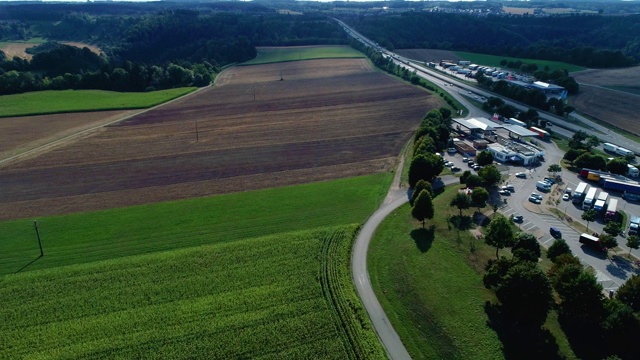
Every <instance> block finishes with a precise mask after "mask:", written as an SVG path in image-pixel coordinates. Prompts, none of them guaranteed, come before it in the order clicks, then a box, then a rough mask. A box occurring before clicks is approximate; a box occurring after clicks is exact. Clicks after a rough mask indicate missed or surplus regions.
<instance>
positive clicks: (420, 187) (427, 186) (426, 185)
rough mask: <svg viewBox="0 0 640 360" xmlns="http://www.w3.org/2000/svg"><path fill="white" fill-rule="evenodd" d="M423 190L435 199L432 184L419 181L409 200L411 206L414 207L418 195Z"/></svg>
mask: <svg viewBox="0 0 640 360" xmlns="http://www.w3.org/2000/svg"><path fill="white" fill-rule="evenodd" d="M422 190H426V191H427V192H428V193H429V195H431V198H432V199H433V187H432V186H431V183H430V182H428V181H426V180H418V182H417V183H416V186H415V187H414V188H413V192H412V193H411V199H410V200H409V205H411V206H413V204H414V202H415V201H416V199H417V198H418V195H420V193H421V192H422Z"/></svg>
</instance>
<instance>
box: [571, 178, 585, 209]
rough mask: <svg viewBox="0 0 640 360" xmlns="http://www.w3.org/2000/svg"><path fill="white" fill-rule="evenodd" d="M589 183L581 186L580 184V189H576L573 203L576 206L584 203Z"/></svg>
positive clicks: (583, 183) (582, 183)
mask: <svg viewBox="0 0 640 360" xmlns="http://www.w3.org/2000/svg"><path fill="white" fill-rule="evenodd" d="M587 186H589V185H587V183H586V182H581V183H580V184H578V187H576V189H575V190H574V191H573V200H572V201H573V203H574V204H579V203H581V202H582V199H584V195H585V193H586V192H587Z"/></svg>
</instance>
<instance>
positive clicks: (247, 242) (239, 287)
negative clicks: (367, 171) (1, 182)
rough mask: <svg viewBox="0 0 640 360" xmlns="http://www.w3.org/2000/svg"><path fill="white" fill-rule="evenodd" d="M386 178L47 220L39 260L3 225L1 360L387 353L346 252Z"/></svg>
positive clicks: (30, 237)
mask: <svg viewBox="0 0 640 360" xmlns="http://www.w3.org/2000/svg"><path fill="white" fill-rule="evenodd" d="M390 180H391V176H390V175H389V174H378V175H372V176H364V177H357V178H349V179H342V180H336V181H329V182H321V183H315V184H307V185H299V186H291V187H284V188H278V189H269V190H262V191H252V192H245V193H236V194H229V195H222V196H215V197H209V198H200V199H191V200H184V201H177V202H170V203H160V204H153V205H145V206H136V207H130V208H120V209H113V210H107V211H100V212H94V213H83V214H73V215H65V216H56V217H49V218H43V219H39V220H38V230H39V232H40V236H41V238H42V244H43V248H44V256H43V257H39V251H38V245H37V240H36V236H35V231H34V228H33V224H32V222H31V221H30V220H24V221H11V222H3V223H0V229H1V230H0V233H2V234H3V238H4V239H8V241H3V242H2V243H1V246H2V249H1V250H0V254H2V255H1V256H2V259H1V261H0V264H2V268H1V273H2V274H3V275H2V276H1V277H0V281H1V282H2V283H3V286H2V288H1V289H0V298H2V299H5V300H6V301H5V302H4V303H3V309H0V317H2V318H3V319H5V321H3V323H2V324H0V333H2V334H1V335H0V342H2V343H3V344H4V345H5V346H3V348H2V349H0V357H3V358H4V357H7V358H10V357H21V356H27V357H28V356H39V355H44V354H47V355H51V354H54V353H55V354H57V355H58V356H66V357H74V358H77V357H99V356H102V355H104V356H107V354H108V356H110V357H113V356H116V357H117V356H122V357H140V356H144V354H148V353H149V352H153V353H154V354H158V355H160V354H162V355H164V356H166V357H172V358H184V357H193V356H195V357H215V358H230V357H237V356H246V357H251V358H255V357H260V356H266V357H275V358H291V357H294V358H312V357H318V356H320V357H323V358H330V359H331V358H333V359H358V358H367V359H369V358H371V359H378V358H380V359H382V358H385V356H386V355H385V353H384V350H383V349H382V347H381V345H380V343H379V341H378V338H377V335H376V334H375V332H374V331H373V329H372V327H371V324H370V323H369V319H368V317H367V315H366V311H365V310H364V309H363V308H362V305H361V303H360V300H359V299H358V297H357V294H356V292H355V288H354V287H353V283H352V280H351V272H350V251H351V247H352V243H353V241H354V240H355V235H356V232H357V230H358V228H359V225H358V224H361V223H362V222H363V221H364V220H365V219H366V217H367V216H368V215H369V214H370V213H371V212H372V211H373V210H374V209H375V208H376V206H377V205H378V204H379V202H380V200H381V199H382V198H383V196H384V195H385V194H386V190H387V188H388V186H389V182H390ZM300 199H305V201H300ZM336 209H339V211H337V210H336ZM34 270H38V271H34ZM96 284H99V286H96ZM80 319H82V320H81V321H80ZM132 319H135V321H132ZM39 339H47V341H46V342H41V341H40V340H39ZM35 342H37V343H38V346H37V347H34V346H33V343H35Z"/></svg>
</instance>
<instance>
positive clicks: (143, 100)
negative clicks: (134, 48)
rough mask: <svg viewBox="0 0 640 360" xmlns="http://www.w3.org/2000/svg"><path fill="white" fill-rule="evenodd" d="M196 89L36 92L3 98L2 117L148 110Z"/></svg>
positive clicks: (0, 110) (1, 100)
mask: <svg viewBox="0 0 640 360" xmlns="http://www.w3.org/2000/svg"><path fill="white" fill-rule="evenodd" d="M196 89H197V88H195V87H187V88H177V89H167V90H158V91H150V92H135V93H121V92H115V91H104V90H60V91H53V90H49V91H34V92H28V93H24V94H14V95H4V96H0V117H9V116H31V115H43V114H56V113H67V112H82V111H104V110H125V109H145V108H149V107H152V106H155V105H159V104H162V103H164V102H167V101H169V100H172V99H175V98H178V97H180V96H183V95H185V94H188V93H190V92H193V91H195V90H196Z"/></svg>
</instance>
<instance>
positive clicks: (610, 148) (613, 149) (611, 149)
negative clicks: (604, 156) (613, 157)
mask: <svg viewBox="0 0 640 360" xmlns="http://www.w3.org/2000/svg"><path fill="white" fill-rule="evenodd" d="M602 148H603V149H604V151H608V152H612V153H615V152H616V150H618V145H614V144H612V143H604V144H602Z"/></svg>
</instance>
